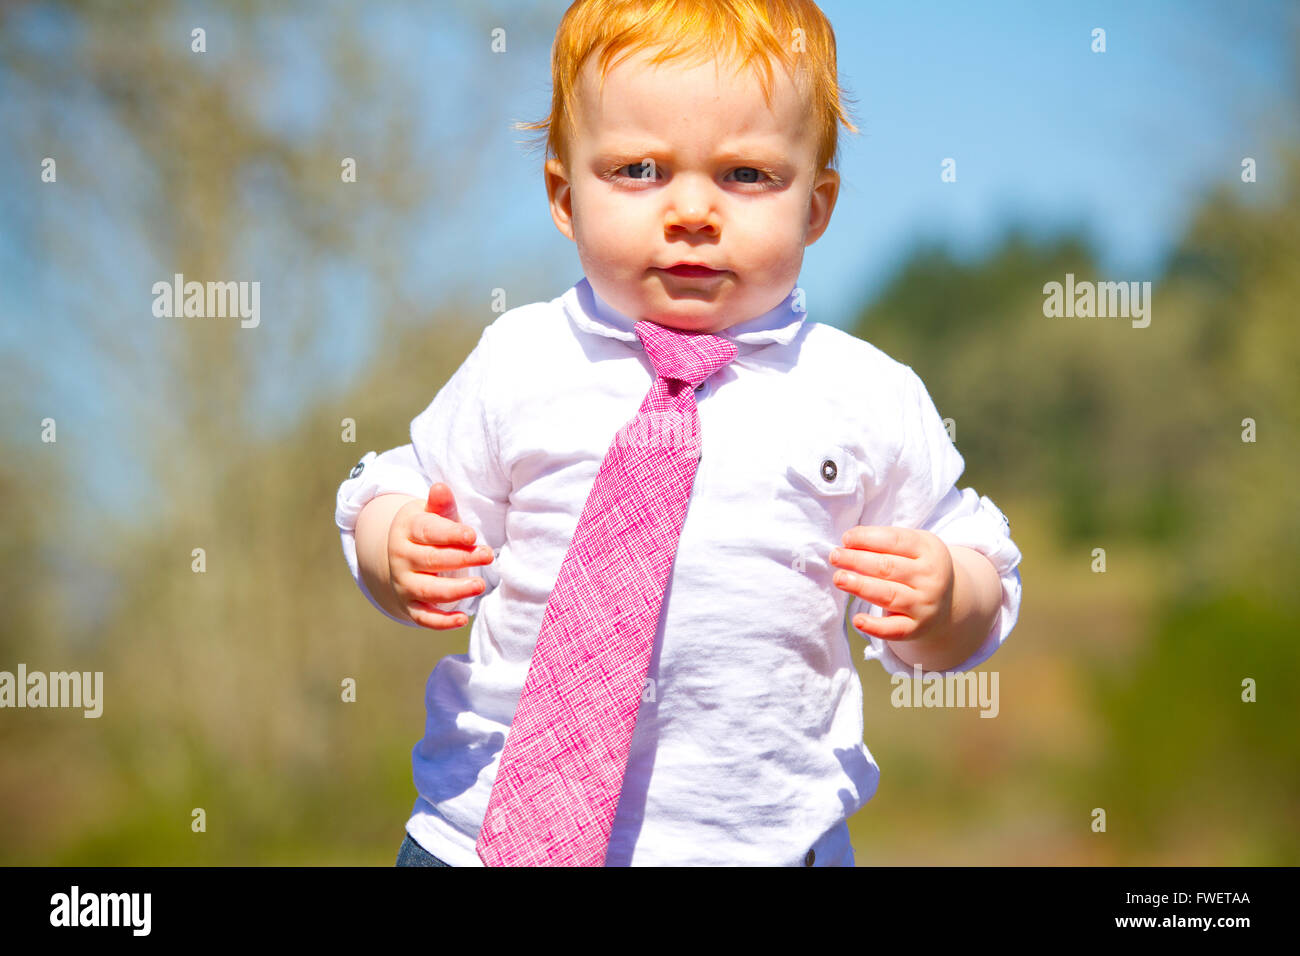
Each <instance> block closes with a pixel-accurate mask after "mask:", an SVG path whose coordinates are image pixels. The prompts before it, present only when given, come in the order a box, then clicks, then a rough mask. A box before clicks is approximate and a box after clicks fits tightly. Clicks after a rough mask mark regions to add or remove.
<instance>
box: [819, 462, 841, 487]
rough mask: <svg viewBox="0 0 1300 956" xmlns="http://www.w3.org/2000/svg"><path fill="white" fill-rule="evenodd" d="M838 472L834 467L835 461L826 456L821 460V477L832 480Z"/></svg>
mask: <svg viewBox="0 0 1300 956" xmlns="http://www.w3.org/2000/svg"><path fill="white" fill-rule="evenodd" d="M837 474H839V469H837V468H836V467H835V462H833V461H831V460H830V459H829V458H827V459H826V460H825V461H824V462H822V477H823V478H825V479H826V480H827V481H834V480H835V476H836V475H837Z"/></svg>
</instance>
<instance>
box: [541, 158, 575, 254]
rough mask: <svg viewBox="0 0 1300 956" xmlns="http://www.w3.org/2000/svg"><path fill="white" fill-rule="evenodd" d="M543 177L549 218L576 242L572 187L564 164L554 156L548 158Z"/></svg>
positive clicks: (557, 227)
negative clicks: (548, 205)
mask: <svg viewBox="0 0 1300 956" xmlns="http://www.w3.org/2000/svg"><path fill="white" fill-rule="evenodd" d="M543 177H544V178H545V180H546V198H547V199H548V200H549V201H550V204H551V218H552V219H553V220H555V228H556V229H558V230H560V232H562V233H564V234H565V235H566V236H568V237H569V239H570V240H571V241H574V242H576V241H577V240H576V239H574V237H573V189H572V187H571V186H570V185H569V174H568V173H567V172H566V171H565V168H564V164H563V163H561V162H560V161H559V160H558V159H556V158H554V157H552V158H550V159H548V160H547V161H546V167H545V170H544V172H543Z"/></svg>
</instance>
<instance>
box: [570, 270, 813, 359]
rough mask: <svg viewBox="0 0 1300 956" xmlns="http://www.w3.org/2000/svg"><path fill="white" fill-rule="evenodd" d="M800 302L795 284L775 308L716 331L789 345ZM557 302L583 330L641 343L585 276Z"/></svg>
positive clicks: (741, 339)
mask: <svg viewBox="0 0 1300 956" xmlns="http://www.w3.org/2000/svg"><path fill="white" fill-rule="evenodd" d="M802 302H803V290H802V289H800V288H799V287H798V286H796V287H795V288H794V289H792V290H791V291H790V294H789V295H787V296H786V297H785V298H784V299H782V300H781V302H780V303H779V304H778V305H777V306H776V307H774V308H772V309H770V310H768V311H767V312H764V313H763V314H762V315H759V316H755V317H754V318H752V319H746V320H745V321H744V322H740V323H737V324H736V325H733V326H731V328H729V329H723V330H722V331H721V332H718V333H717V334H718V335H719V336H720V337H722V338H725V339H730V340H731V341H733V342H737V343H740V344H744V345H768V344H770V343H774V342H775V343H779V344H781V345H789V344H790V342H792V341H794V337H795V336H796V335H798V334H799V329H800V328H801V327H802V325H803V322H804V318H805V317H806V316H807V314H808V313H807V311H806V310H804V309H796V308H795V305H796V303H798V304H800V305H802ZM560 303H561V305H563V307H564V311H565V312H566V313H568V316H569V318H570V319H571V320H572V321H573V324H574V325H576V326H577V327H578V328H580V329H582V330H583V331H584V332H592V333H595V334H596V335H605V336H609V337H610V338H614V339H622V340H623V341H625V342H631V343H633V344H634V345H636V346H638V347H639V346H640V345H641V340H640V338H639V337H638V336H637V334H636V331H635V326H636V322H635V320H634V319H632V318H631V317H629V316H627V315H624V314H623V313H622V312H619V311H618V310H617V309H615V308H614V307H613V306H611V305H610V304H609V303H608V302H606V301H605V300H604V299H602V298H601V297H600V296H599V295H597V294H596V290H595V289H593V288H592V287H591V282H590V281H589V280H588V279H587V277H586V276H583V277H582V278H581V279H580V280H578V282H577V283H576V284H575V285H574V286H573V287H572V288H570V289H569V290H568V291H567V292H565V293H564V295H562V296H561V297H560Z"/></svg>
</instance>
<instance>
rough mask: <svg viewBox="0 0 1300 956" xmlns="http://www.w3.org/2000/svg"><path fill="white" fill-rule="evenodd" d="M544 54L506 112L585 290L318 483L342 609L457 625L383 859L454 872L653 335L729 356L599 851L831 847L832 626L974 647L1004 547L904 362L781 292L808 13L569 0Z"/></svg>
mask: <svg viewBox="0 0 1300 956" xmlns="http://www.w3.org/2000/svg"><path fill="white" fill-rule="evenodd" d="M552 68H553V77H552V79H553V85H554V89H553V101H552V109H551V115H550V116H549V117H548V119H547V120H546V121H545V122H543V123H540V124H534V125H532V126H531V127H529V128H533V129H544V130H547V132H548V147H549V150H548V152H549V157H548V159H547V161H546V164H545V180H546V188H547V194H548V197H549V200H550V210H551V215H552V218H553V219H554V221H555V224H556V226H557V227H558V228H559V230H560V231H561V232H562V233H564V235H565V236H567V237H568V238H569V239H571V240H573V242H574V243H575V244H576V245H577V250H578V255H579V258H580V260H581V263H582V268H583V273H584V276H583V278H582V279H581V280H580V281H578V282H577V283H576V284H575V285H573V286H572V287H571V288H569V289H568V290H567V291H566V292H564V293H563V294H562V295H560V296H559V297H557V298H555V299H553V300H551V301H549V302H538V303H532V304H529V305H525V306H521V307H518V308H515V309H512V310H510V311H508V312H505V313H504V314H502V315H500V316H499V317H498V318H497V319H496V320H495V321H493V322H492V323H491V324H490V325H489V326H488V327H487V328H486V329H485V330H484V332H483V334H482V337H481V338H480V339H479V341H478V344H477V345H476V346H475V348H474V349H473V351H472V352H471V353H470V354H469V356H468V357H467V358H466V360H465V361H464V363H463V364H462V365H461V366H460V368H459V369H458V370H457V371H456V373H455V374H454V375H453V376H452V377H451V379H450V380H449V381H448V382H447V384H446V385H445V386H444V387H443V388H442V389H441V390H440V391H439V392H438V393H437V395H436V396H435V397H434V399H433V401H432V403H431V404H430V405H429V406H428V408H426V409H425V410H424V411H423V412H421V413H420V414H419V415H417V416H416V418H415V419H414V420H413V421H412V423H411V442H410V444H407V445H404V446H402V447H400V448H395V449H392V450H390V451H387V452H384V453H383V454H381V455H376V454H375V453H374V452H370V453H368V454H367V455H366V456H365V457H363V458H362V460H361V461H360V462H359V463H358V464H357V466H356V467H355V468H354V469H353V471H352V475H351V477H349V478H348V480H346V481H344V482H343V484H342V486H341V487H340V489H339V494H338V505H337V513H336V522H337V524H338V527H339V529H340V531H341V534H342V543H343V551H344V555H345V557H346V558H347V561H348V564H349V567H350V568H351V570H352V573H353V576H354V578H355V579H356V581H357V583H358V585H359V586H360V587H361V590H362V592H363V593H364V594H365V596H366V597H367V598H368V599H369V600H370V601H371V603H372V604H374V605H375V606H376V607H377V608H378V609H380V610H381V611H383V612H384V613H385V614H386V615H388V616H389V617H391V618H392V619H394V620H397V621H399V622H401V623H403V624H407V625H409V626H412V627H415V626H422V627H429V628H433V629H446V628H454V627H459V626H461V625H463V624H465V623H468V621H469V619H470V617H473V627H472V628H471V630H470V635H469V648H468V653H466V654H459V655H451V656H447V657H445V658H443V659H442V660H441V661H439V663H438V664H437V666H436V667H435V668H434V669H433V672H432V674H431V675H430V677H429V680H428V684H427V687H426V691H425V704H426V709H427V721H426V725H425V732H424V737H423V739H422V740H421V741H420V742H419V743H418V744H417V745H416V747H415V748H414V751H413V753H412V758H413V767H414V779H415V784H416V789H417V791H418V798H417V800H416V803H415V807H414V809H413V812H412V814H411V817H410V818H409V820H408V821H407V824H406V830H407V840H406V842H405V843H404V844H403V849H402V854H401V857H400V858H399V862H404V861H409V862H414V863H417V864H421V865H435V866H436V865H450V866H481V865H483V864H484V858H483V857H481V856H480V853H479V850H480V849H481V843H480V840H479V837H480V828H482V827H483V824H484V818H485V814H486V813H487V811H488V809H489V800H490V798H492V795H493V785H494V782H495V781H496V780H497V778H498V771H499V769H500V767H501V763H502V756H503V751H505V750H506V742H507V738H508V737H509V735H510V733H511V727H512V722H513V721H514V720H515V717H516V709H517V708H520V706H521V704H520V701H521V694H522V693H523V690H524V688H525V681H526V679H527V678H528V677H529V668H530V663H532V662H533V656H534V651H535V650H536V649H537V648H538V646H539V633H541V632H542V631H543V619H544V615H545V613H546V610H547V605H548V601H549V600H550V599H551V598H552V596H553V593H555V592H558V590H559V588H557V578H558V577H559V575H560V570H561V565H562V563H563V562H564V561H565V557H566V554H568V553H569V551H570V546H571V545H573V544H574V540H575V531H576V530H578V526H579V518H580V516H582V515H583V512H584V506H585V505H587V503H588V498H589V497H592V491H593V483H594V482H595V480H596V477H597V474H598V471H599V469H600V468H601V465H602V462H603V461H604V460H605V459H606V456H607V454H612V453H613V451H612V448H611V442H612V441H613V440H614V439H615V436H616V435H619V434H622V433H621V432H620V429H621V428H623V427H624V426H625V425H627V424H628V423H629V421H631V420H632V419H633V418H634V416H636V415H637V414H638V409H639V408H641V407H642V403H643V401H646V400H647V394H648V393H650V392H651V391H652V389H653V388H662V389H665V391H664V392H662V393H660V394H670V393H671V394H673V395H677V394H679V393H681V392H682V389H681V388H680V386H681V385H682V382H681V381H677V382H675V383H673V382H665V381H664V379H662V378H661V379H659V380H658V383H657V381H656V368H655V363H654V362H652V356H651V355H650V354H648V349H647V347H646V342H647V341H648V339H647V338H646V337H645V334H644V332H645V325H646V323H653V324H654V326H656V327H660V328H662V329H666V330H675V331H676V333H694V334H701V333H703V334H706V335H709V336H716V337H717V341H719V342H722V343H723V344H724V347H725V349H726V350H727V354H728V356H729V357H730V358H729V361H726V362H725V364H722V365H721V366H720V367H719V368H717V369H716V370H715V371H712V372H711V373H709V374H708V375H707V376H706V377H704V379H703V380H702V381H699V382H698V383H691V384H692V386H693V391H692V390H691V387H687V388H686V389H685V394H684V396H683V398H682V400H683V401H685V400H686V399H692V400H693V402H694V409H695V412H694V414H695V415H696V416H697V419H698V435H699V442H700V445H699V455H698V464H696V465H694V467H695V473H694V477H693V481H692V483H691V484H690V485H689V504H688V505H686V506H685V515H684V520H682V522H681V524H680V531H679V534H678V536H677V540H676V550H675V553H674V554H673V556H672V565H671V573H670V574H668V576H667V581H666V584H665V585H664V586H663V589H662V599H661V600H662V603H661V604H660V606H659V607H658V612H657V624H656V625H654V629H653V644H652V645H648V646H649V647H650V650H649V651H648V658H647V662H646V663H645V664H644V665H643V666H644V668H645V670H644V671H643V673H644V675H645V676H644V683H643V686H641V685H639V686H641V690H642V692H641V694H640V697H639V703H634V704H633V710H634V714H635V726H634V730H633V731H632V734H631V740H630V745H628V747H627V750H626V754H627V756H626V766H625V767H623V768H622V777H621V789H619V790H618V792H617V804H616V807H617V812H616V813H615V812H613V809H612V808H611V811H610V812H611V815H612V824H611V825H610V826H609V828H608V835H607V838H606V837H605V836H604V835H603V834H602V836H601V837H600V843H601V844H602V852H603V862H604V864H605V865H608V866H625V865H635V866H652V865H730V864H742V865H791V866H805V865H806V866H844V865H852V864H853V860H854V857H853V848H852V846H851V845H850V842H849V836H848V827H847V822H846V821H847V819H848V818H849V817H850V816H852V815H853V814H854V813H855V812H856V811H857V810H858V809H859V808H861V807H862V806H863V805H864V804H865V803H866V802H867V801H868V800H869V799H870V798H871V796H872V795H873V793H874V792H875V789H876V786H877V782H878V779H879V769H878V767H877V765H876V762H875V760H874V759H873V757H872V755H871V751H870V750H869V749H868V748H867V746H866V744H865V743H864V741H863V724H862V688H861V685H860V682H859V680H858V676H857V673H856V671H855V669H854V665H853V658H852V654H853V653H854V648H855V646H856V644H855V642H856V641H857V640H862V641H864V655H865V656H866V657H868V658H872V659H875V660H878V661H879V662H880V663H881V665H882V666H883V667H884V668H885V669H886V670H887V671H888V672H890V673H891V674H892V673H901V674H906V675H907V676H909V677H910V676H912V675H913V674H914V673H915V671H914V670H913V667H914V666H916V667H919V668H920V669H921V670H923V671H925V672H935V671H939V672H953V671H962V670H967V669H970V668H973V667H975V666H976V665H978V664H980V663H981V662H982V661H984V660H986V659H987V658H988V657H989V656H990V655H991V654H993V653H994V651H995V650H997V648H998V647H999V646H1000V645H1001V644H1002V642H1003V641H1004V640H1005V639H1006V638H1007V636H1008V634H1009V633H1010V632H1011V629H1012V627H1013V626H1014V625H1015V622H1016V617H1017V615H1018V613H1019V607H1020V576H1019V571H1018V570H1017V565H1018V564H1019V561H1020V552H1019V550H1018V549H1017V548H1016V545H1015V544H1014V542H1013V541H1012V540H1011V538H1010V537H1009V535H1008V524H1007V522H1006V519H1005V518H1004V517H1003V516H1002V513H1001V512H1000V511H999V510H998V509H997V507H996V506H995V505H994V504H993V502H991V501H990V500H989V499H988V498H987V497H981V496H979V495H978V494H977V493H976V492H975V491H974V490H973V489H970V488H966V489H964V490H960V491H959V490H958V489H957V488H956V486H955V482H956V480H957V478H958V477H959V476H960V474H961V472H962V470H963V468H964V462H963V460H962V457H961V456H960V454H958V452H957V450H956V448H955V447H954V446H953V444H952V442H951V440H950V439H949V437H948V434H947V431H946V430H945V428H944V424H943V421H942V419H940V417H939V414H938V412H937V410H936V409H935V406H934V404H933V402H932V401H931V399H930V397H929V394H928V392H927V391H926V388H925V386H924V385H923V384H922V382H921V381H920V379H919V378H918V376H917V375H916V374H915V373H914V372H913V371H912V369H911V368H910V367H908V366H906V365H903V364H901V363H899V362H897V361H895V360H893V359H891V358H890V357H889V356H887V355H885V354H884V353H883V352H881V351H880V350H878V349H876V348H875V347H873V346H872V345H870V344H868V343H866V342H864V341H862V340H860V339H858V338H855V337H853V336H851V335H848V334H846V333H844V332H841V331H839V330H838V329H836V328H834V327H832V326H828V325H822V324H819V323H816V322H813V321H810V320H809V319H808V317H807V293H806V290H804V289H801V288H799V287H798V286H797V285H796V281H797V279H798V275H799V270H800V266H801V263H802V261H803V253H804V249H805V247H807V246H809V245H811V244H812V243H813V242H815V241H816V240H817V239H818V238H819V237H820V236H821V235H822V233H823V232H825V230H826V229H827V227H828V226H829V224H830V219H831V212H832V210H833V209H834V206H835V201H836V196H837V193H838V188H839V177H838V174H837V173H836V172H835V170H834V169H833V168H832V167H833V165H834V162H835V158H836V153H837V145H836V144H837V132H838V124H840V123H843V124H844V125H845V126H846V127H847V128H849V129H853V127H852V125H851V124H850V123H849V121H848V119H847V115H846V113H845V112H844V110H843V108H842V107H841V103H840V88H839V85H838V79H837V75H838V74H837V67H836V58H835V40H834V35H833V33H832V31H831V27H830V24H829V23H828V22H827V21H826V19H825V18H824V16H823V14H822V13H821V11H820V10H819V9H818V8H817V7H816V5H815V4H814V3H812V2H811V0H677V2H674V3H670V4H667V5H665V4H662V3H656V2H653V0H644V2H627V0H578V2H577V3H574V4H573V5H572V6H571V7H570V8H569V10H568V11H567V13H566V14H565V16H564V19H563V21H562V22H561V24H560V27H559V31H558V33H557V36H556V40H555V44H554V47H553V50H552ZM665 334H668V333H665ZM674 334H675V333H674ZM733 349H734V355H732V350H733ZM653 358H654V359H655V360H656V361H657V360H658V355H657V354H656V355H655V356H653ZM603 573H604V575H605V577H606V578H618V577H620V576H626V577H629V578H630V577H631V576H633V575H643V574H644V569H643V568H642V567H640V562H638V561H631V562H629V563H628V566H626V567H610V568H606V569H605V570H604V572H603ZM615 585H617V582H615ZM611 586H614V585H611ZM637 593H642V592H640V591H638V592H637ZM656 600H658V598H656ZM855 606H856V607H858V608H859V609H861V610H862V613H854V611H853V608H854V607H855ZM651 611H652V612H653V611H654V609H653V607H652V608H651ZM849 623H851V625H852V628H851V629H850V628H849V627H848V626H847V625H848V624H849ZM646 637H647V642H648V641H649V638H650V633H649V631H647V635H646ZM584 653H585V652H584ZM580 656H581V655H580ZM638 673H641V672H638ZM638 679H639V678H638ZM593 692H594V689H593ZM570 785H572V786H574V787H576V786H577V784H576V783H574V781H572V780H569V779H565V780H564V781H563V785H562V786H560V787H557V788H556V792H555V793H554V794H553V797H554V799H555V800H556V801H563V800H564V799H568V796H567V791H568V789H569V788H570ZM560 790H564V791H566V792H565V793H560V792H559V791H560ZM548 832H549V831H548V830H547V828H546V827H544V826H543V827H539V828H538V829H537V832H535V833H530V834H529V835H527V836H526V839H524V840H523V843H524V844H528V843H529V842H530V841H532V842H537V843H544V842H545V840H546V839H547V833H548ZM517 836H518V834H517ZM546 857H547V854H546V852H542V853H541V858H546Z"/></svg>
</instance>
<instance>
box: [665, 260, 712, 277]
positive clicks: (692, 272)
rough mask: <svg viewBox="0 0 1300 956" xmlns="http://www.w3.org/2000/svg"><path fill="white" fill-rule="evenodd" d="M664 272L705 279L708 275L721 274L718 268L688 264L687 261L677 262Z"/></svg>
mask: <svg viewBox="0 0 1300 956" xmlns="http://www.w3.org/2000/svg"><path fill="white" fill-rule="evenodd" d="M664 272H670V273H672V274H673V275H675V276H681V277H682V278H684V279H706V278H708V277H709V276H716V275H721V274H722V273H721V271H720V270H718V269H710V268H709V267H708V266H701V265H689V264H687V263H680V262H679V263H678V264H677V265H675V266H672V267H671V268H668V269H665V270H664Z"/></svg>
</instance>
